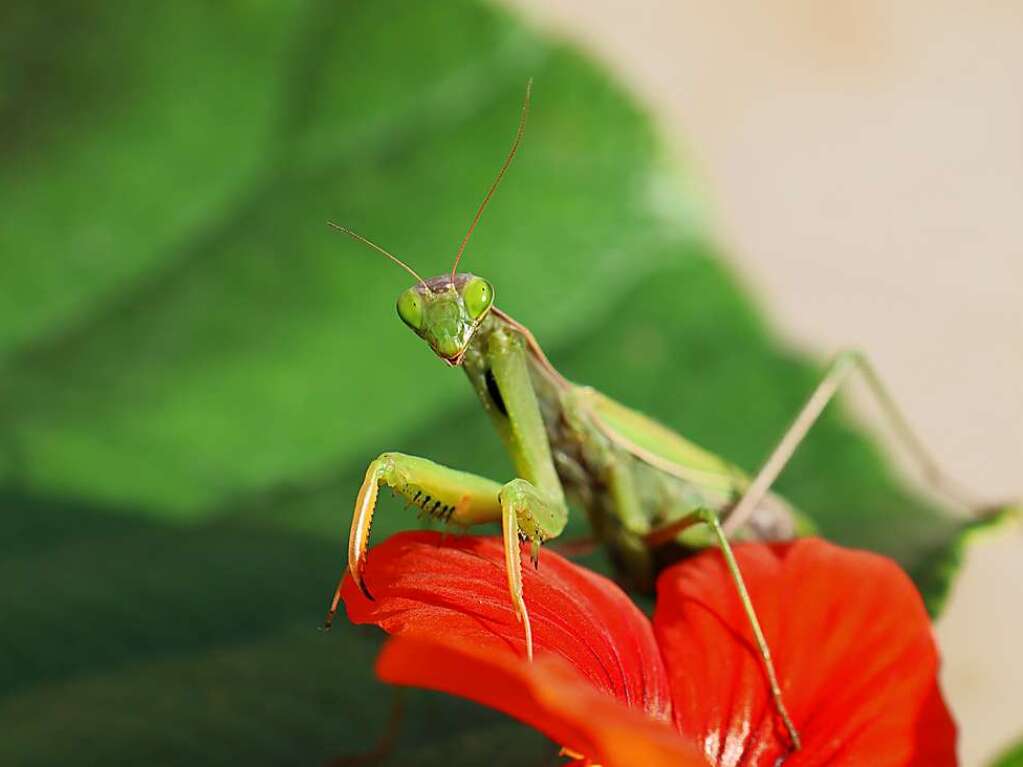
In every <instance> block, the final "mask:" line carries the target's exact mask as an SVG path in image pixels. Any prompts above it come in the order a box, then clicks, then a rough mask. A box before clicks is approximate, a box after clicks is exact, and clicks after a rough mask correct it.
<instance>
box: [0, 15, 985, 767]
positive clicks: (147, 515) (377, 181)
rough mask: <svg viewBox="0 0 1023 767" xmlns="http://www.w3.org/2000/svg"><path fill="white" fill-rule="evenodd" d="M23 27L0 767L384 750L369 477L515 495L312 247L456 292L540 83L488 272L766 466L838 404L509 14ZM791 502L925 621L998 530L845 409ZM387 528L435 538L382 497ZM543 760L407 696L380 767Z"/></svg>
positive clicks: (11, 293) (533, 323)
mask: <svg viewBox="0 0 1023 767" xmlns="http://www.w3.org/2000/svg"><path fill="white" fill-rule="evenodd" d="M2 22H3V23H0V51H3V53H4V56H3V57H2V59H0V61H2V62H3V64H2V69H0V85H2V87H0V209H2V210H4V212H5V214H6V216H5V223H4V226H3V227H0V252H2V253H3V258H2V259H0V285H2V286H3V296H4V300H3V301H0V485H2V487H0V582H2V583H4V584H5V587H4V589H2V590H0V614H2V615H3V616H4V631H3V632H2V635H0V721H2V722H4V725H5V727H4V737H3V738H2V739H0V762H2V763H5V764H8V763H16V764H62V765H64V764H73V763H83V764H85V763H88V764H92V763H111V762H123V761H128V762H132V763H135V762H139V763H141V762H150V763H158V764H178V763H181V764H185V763H192V764H195V763H199V764H220V763H224V764H227V763H230V764H237V763H239V762H245V763H249V764H258V763H266V764H282V763H295V764H318V763H324V762H326V761H327V760H329V759H331V758H333V757H335V756H340V755H345V754H348V755H352V754H357V753H360V752H363V751H366V750H367V749H369V748H371V747H372V745H373V742H374V739H375V737H376V736H377V734H378V733H379V732H380V731H381V729H382V727H383V723H384V722H385V720H386V717H387V711H388V708H389V701H390V693H389V692H388V690H387V689H386V688H385V687H384V686H383V685H381V684H379V683H378V682H376V681H375V680H374V678H373V674H372V658H373V657H374V655H375V653H376V649H377V647H378V645H379V641H380V638H379V637H378V636H377V634H376V633H375V632H367V631H365V630H357V629H356V628H354V627H351V626H347V625H339V626H338V627H337V629H336V630H335V631H334V632H333V633H331V634H322V633H318V632H316V631H315V628H316V626H317V625H318V624H319V622H320V621H321V620H322V616H323V611H324V609H325V607H326V605H327V601H328V599H329V597H330V595H331V593H332V591H333V587H334V584H335V582H336V578H337V575H338V571H339V569H340V568H341V566H342V560H343V555H342V552H341V547H340V545H339V539H340V538H341V536H342V535H343V532H344V530H345V528H346V526H347V523H348V519H349V513H350V511H349V509H350V504H351V501H352V498H353V497H354V494H355V491H356V488H357V486H358V483H359V482H360V480H361V475H362V473H363V471H364V469H365V465H366V463H367V462H368V461H369V460H370V459H371V458H372V457H373V456H374V455H376V454H377V453H379V452H381V451H382V450H386V449H401V450H405V451H407V452H411V453H416V454H422V455H427V456H430V457H431V458H434V459H436V460H438V461H442V462H444V463H448V464H451V465H453V466H457V467H460V468H466V469H469V470H474V471H478V472H481V473H484V474H487V475H490V476H494V477H507V476H509V474H510V472H511V466H510V463H509V461H508V459H507V457H506V456H505V455H503V454H502V452H501V448H500V444H499V442H498V440H497V439H496V438H495V436H494V435H493V433H492V429H491V428H490V425H489V423H488V422H487V421H486V418H485V416H484V415H483V413H481V412H480V410H479V407H478V406H477V405H476V403H475V401H474V399H473V396H472V395H471V393H470V392H469V391H468V389H467V387H466V386H465V383H464V381H463V380H461V376H459V375H458V374H457V373H455V372H453V371H450V370H447V369H446V368H444V367H443V366H442V365H441V364H440V363H439V362H438V361H437V360H436V359H434V358H433V357H432V356H431V355H430V354H429V352H428V351H427V350H426V349H425V348H424V347H423V345H422V344H421V343H420V342H419V341H418V340H417V339H415V338H414V337H413V336H412V335H411V334H409V333H408V332H407V331H406V329H405V328H404V327H403V326H402V324H401V322H400V321H399V320H398V319H397V318H396V317H395V316H394V310H393V308H392V307H393V302H394V300H395V299H396V297H397V295H398V293H399V292H400V291H401V290H402V289H403V288H404V287H405V286H407V284H408V280H407V276H406V275H404V274H403V273H402V272H400V271H399V270H397V269H395V268H394V267H393V266H392V265H391V264H389V263H387V262H386V261H385V260H384V259H382V258H380V257H379V256H377V255H375V254H374V253H372V252H370V251H368V250H366V249H364V248H361V247H360V246H358V245H357V244H356V243H353V242H351V241H349V240H347V239H344V238H341V237H338V236H337V235H336V233H332V232H330V231H329V230H328V228H327V227H326V220H327V219H328V218H335V219H338V220H340V221H342V222H343V223H345V224H347V225H349V226H352V227H354V228H355V229H357V230H358V231H360V232H363V233H364V234H366V235H367V236H369V237H371V238H373V239H375V240H378V241H379V242H380V243H381V244H382V245H384V246H385V247H387V248H389V249H390V250H392V251H393V252H395V253H397V254H398V255H400V256H401V257H403V258H405V259H407V260H408V261H409V262H411V263H412V264H413V266H415V267H416V268H417V269H418V270H420V271H422V272H424V273H427V274H433V273H441V272H444V271H446V270H447V269H448V268H449V267H450V263H451V259H452V257H453V255H454V251H455V248H456V246H457V244H458V242H459V240H460V239H461V236H462V234H463V233H464V230H465V228H466V226H467V225H468V222H469V220H470V218H471V216H472V214H473V212H474V211H475V207H476V205H477V204H478V201H479V199H480V197H481V196H482V194H483V192H484V191H485V190H486V188H487V186H488V184H489V183H490V181H491V179H492V178H493V175H494V174H495V172H496V170H497V168H498V166H499V164H500V162H501V160H502V159H503V157H504V154H505V152H506V151H507V147H508V145H509V143H510V141H511V138H512V135H513V133H514V129H515V125H516V122H517V119H518V112H519V104H520V99H521V97H522V93H523V90H524V86H525V83H526V80H527V79H528V78H529V77H530V76H532V77H534V78H535V87H534V101H533V109H532V113H531V117H530V124H529V129H528V132H527V136H526V139H525V143H524V145H523V147H522V150H521V152H520V154H519V157H518V158H517V159H516V161H515V164H514V166H513V167H512V169H511V171H510V172H509V174H508V177H507V179H506V180H505V182H504V184H503V185H502V187H501V189H500V191H499V192H498V194H497V196H496V197H495V200H494V203H493V205H492V206H491V207H490V208H489V209H488V210H487V213H486V216H485V217H484V220H483V222H482V225H481V227H480V228H479V230H478V232H477V234H476V235H475V236H474V239H473V242H472V244H471V246H470V248H469V250H468V251H467V254H466V261H465V266H466V268H467V269H469V270H472V271H474V272H477V273H480V274H483V275H486V276H487V277H488V279H490V280H491V281H492V282H493V283H494V284H495V286H496V289H497V292H498V302H499V304H500V305H501V306H502V307H504V308H506V309H508V310H509V311H511V312H512V313H513V314H514V315H515V316H516V317H518V318H519V319H521V320H522V321H524V322H526V323H527V324H528V325H529V326H530V327H531V328H532V329H533V330H534V332H535V333H536V334H537V336H538V337H539V338H540V339H541V341H542V343H544V345H545V347H546V348H547V349H548V350H549V352H550V354H551V357H552V359H553V360H554V361H555V362H556V363H557V364H558V365H559V366H561V367H562V368H563V369H564V371H565V373H566V374H567V375H569V376H570V377H572V378H573V379H575V380H578V381H580V382H585V383H588V384H592V385H595V386H597V387H598V388H601V389H603V390H604V391H606V392H607V393H609V394H611V395H612V396H615V397H618V398H620V399H621V400H622V401H623V402H625V403H627V404H630V405H633V406H636V407H639V408H640V409H642V410H646V411H647V412H649V413H651V414H653V415H656V416H658V417H660V418H662V419H663V420H664V421H665V422H666V423H668V424H670V425H673V426H675V427H677V428H678V429H680V430H681V431H683V432H684V433H685V434H686V435H688V436H691V437H693V438H694V439H696V440H697V441H700V442H702V443H703V444H705V445H706V446H707V447H710V448H712V449H714V450H717V451H720V452H721V453H723V454H724V455H726V456H729V457H731V458H732V459H734V460H736V461H737V462H739V463H740V464H742V465H743V466H745V467H747V468H750V469H753V468H755V467H756V465H757V464H758V463H759V462H760V461H761V460H762V458H763V456H764V455H766V453H767V452H768V450H769V449H770V447H771V446H772V444H773V443H774V441H775V440H776V439H777V438H778V437H779V436H780V434H781V432H782V430H783V428H784V426H785V425H786V423H787V422H788V420H789V419H790V418H791V416H792V414H793V413H794V412H795V411H796V409H797V408H798V407H799V405H800V404H801V403H802V401H803V399H804V398H805V396H806V395H807V394H808V393H809V391H810V390H811V388H812V387H813V385H814V383H815V382H816V380H817V378H818V377H819V375H820V370H819V368H818V366H816V365H812V364H808V363H807V362H806V361H805V360H802V359H800V358H799V357H798V356H797V355H795V354H793V353H790V352H788V351H786V350H784V349H780V348H779V347H778V345H777V343H776V342H775V341H774V340H773V339H772V338H771V336H770V334H769V333H768V332H767V331H765V329H764V326H763V322H762V320H761V319H760V318H759V316H758V315H757V313H756V312H755V311H754V309H753V308H752V305H751V303H750V301H749V299H748V298H747V297H746V296H745V295H744V294H743V292H742V291H741V290H740V289H739V288H738V287H737V281H736V280H735V279H734V278H733V276H732V275H730V274H729V273H727V272H726V271H725V270H724V269H723V268H722V267H721V266H720V263H719V261H718V259H717V258H716V254H715V253H714V252H713V249H712V248H709V247H708V246H707V245H705V244H704V243H706V242H707V241H708V237H707V236H706V233H705V232H703V231H702V230H701V229H700V227H699V225H698V222H697V221H696V220H695V218H694V215H693V210H694V205H693V204H692V202H691V201H690V200H689V199H688V197H687V196H686V195H685V194H684V193H683V190H685V188H686V187H687V181H688V179H687V177H686V174H685V173H684V172H682V171H676V172H673V173H669V172H667V171H666V170H665V167H664V162H663V158H662V154H661V150H660V149H659V148H658V145H657V142H656V141H655V132H654V130H653V129H652V127H651V125H650V123H649V121H648V120H647V119H646V118H645V117H644V116H643V115H642V113H641V112H640V111H639V110H638V109H637V108H636V107H635V106H634V105H633V103H632V101H631V100H630V99H629V98H628V97H627V96H626V95H625V94H623V92H622V91H621V90H620V89H619V88H618V87H616V86H615V84H614V83H612V82H610V81H609V79H608V77H607V76H606V75H605V74H604V73H602V72H601V71H599V70H598V69H597V68H596V67H594V66H593V65H592V64H591V63H589V62H588V61H586V60H585V59H584V58H583V57H581V56H580V55H578V54H577V53H575V52H573V51H572V50H570V49H568V48H567V47H565V46H564V45H562V44H560V43H557V42H551V41H549V40H545V39H543V38H541V37H539V36H538V35H536V34H535V33H533V32H532V31H530V30H528V29H527V28H525V27H524V26H522V25H521V24H520V23H518V22H516V21H514V20H512V19H510V18H508V17H507V16H506V15H505V14H504V13H503V12H501V11H499V10H496V9H494V8H492V7H491V6H489V5H485V4H482V3H477V2H470V1H469V0H464V1H462V2H444V3H416V4H411V3H399V2H397V0H389V1H384V2H375V3H353V4H346V5H343V6H340V5H338V4H336V3H333V2H328V0H321V1H319V2H313V1H309V2H300V1H299V0H292V1H291V2H288V1H286V0H281V1H280V2H271V1H270V0H231V1H230V2H223V3H206V2H199V0H186V1H185V2H181V3H175V4H173V5H170V4H168V5H166V7H164V6H152V5H151V4H138V3H129V2H126V1H125V0H122V1H120V2H117V1H115V2H107V3H102V4H95V3H90V2H85V0H62V1H61V2H52V3H45V4H43V3H30V2H27V1H26V2H13V3H8V4H7V5H5V8H4V14H3V19H2ZM683 170H684V169H683ZM780 485H781V490H782V491H783V492H785V493H786V494H788V495H789V496H790V497H791V498H792V499H793V500H794V501H795V502H796V504H797V505H798V506H799V507H800V508H802V509H803V510H805V511H806V512H807V513H808V514H810V515H811V516H812V517H813V518H814V519H815V520H816V521H817V522H818V523H819V525H820V527H821V529H822V531H823V532H824V533H825V534H827V535H828V536H830V537H833V538H834V539H836V540H838V541H841V542H844V543H846V544H849V545H858V546H867V547H870V548H874V549H877V550H879V551H883V552H886V553H889V554H891V555H892V556H895V557H896V558H898V559H899V561H900V562H902V563H903V564H904V566H906V567H907V568H908V569H909V570H910V572H911V573H913V575H914V577H915V578H916V580H917V583H918V584H920V586H921V588H922V589H923V591H924V594H925V596H926V597H927V599H928V601H929V603H930V605H931V607H932V609H937V606H938V605H939V603H940V600H941V597H942V595H943V594H944V593H945V591H946V590H947V588H948V584H949V581H950V578H951V575H952V573H953V571H954V566H955V562H956V557H957V556H958V552H959V549H960V546H961V541H962V540H964V539H965V538H964V534H965V533H966V532H967V531H970V530H973V529H975V528H976V526H977V525H976V524H973V523H965V522H963V521H962V520H960V519H957V518H955V517H952V516H949V515H946V514H943V513H941V512H939V511H938V510H936V509H934V508H933V507H931V506H929V505H927V504H925V503H922V502H921V501H919V500H918V499H916V498H914V497H913V496H912V495H911V494H908V493H907V492H906V491H905V490H903V489H902V488H901V485H900V483H899V482H897V481H896V480H895V479H894V478H893V477H892V476H891V475H890V473H889V472H888V471H887V469H886V468H885V462H884V461H883V459H882V457H881V456H880V454H879V453H878V451H877V449H876V448H875V447H873V446H872V444H871V442H870V441H869V440H867V439H865V438H864V437H863V436H862V433H861V432H860V430H859V429H857V428H856V427H855V426H854V425H853V424H852V423H851V422H850V419H849V418H848V416H846V415H844V414H843V413H842V412H841V408H832V409H831V410H829V412H828V413H827V414H826V416H825V418H824V420H823V422H822V423H821V425H820V426H819V427H818V428H817V429H815V430H814V432H813V434H812V436H811V437H810V439H809V440H808V442H807V444H806V445H805V446H804V447H803V448H801V449H800V451H799V453H798V454H797V456H796V459H795V460H794V462H793V464H792V466H791V467H790V468H789V470H787V471H786V473H785V474H784V475H783V477H782V479H781V483H780ZM377 520H378V521H377V524H376V527H375V530H374V535H376V536H380V537H383V536H385V535H387V534H388V533H390V532H393V531H395V530H398V529H401V528H403V527H408V526H410V525H412V524H414V522H413V520H412V519H411V518H410V517H409V515H408V514H407V513H403V512H402V511H400V505H399V504H397V503H395V502H390V501H388V500H385V501H384V502H383V503H382V505H381V510H380V512H379V513H378V515H377ZM183 523H187V524H183ZM978 524H979V523H978ZM583 529H584V523H583V520H582V517H581V515H575V516H574V517H573V520H572V523H571V528H570V531H569V535H572V534H573V533H581V532H582V531H583ZM598 564H600V566H604V567H606V566H607V564H606V562H604V563H599V562H598ZM555 752H556V746H555V745H554V744H550V743H548V742H547V741H545V740H544V739H543V738H541V737H540V736H538V735H537V734H536V733H534V732H532V731H530V730H528V729H526V728H524V727H520V726H519V725H516V724H514V723H511V722H509V721H508V720H507V719H505V718H504V717H502V716H500V715H498V714H496V713H494V712H491V711H487V710H485V709H482V708H479V707H476V706H472V705H470V704H467V703H464V702H462V701H457V700H453V699H449V698H445V697H443V696H437V695H430V694H427V693H414V694H412V695H411V696H410V702H409V705H408V713H407V715H406V717H405V723H404V724H403V726H402V729H401V735H400V738H399V742H398V745H397V750H396V752H395V754H394V755H393V757H392V759H391V760H390V762H391V763H394V764H407V763H415V764H434V763H436V764H440V763H444V764H466V765H469V764H472V765H475V764H540V763H544V762H545V761H550V760H551V759H552V758H553V755H554V754H555Z"/></svg>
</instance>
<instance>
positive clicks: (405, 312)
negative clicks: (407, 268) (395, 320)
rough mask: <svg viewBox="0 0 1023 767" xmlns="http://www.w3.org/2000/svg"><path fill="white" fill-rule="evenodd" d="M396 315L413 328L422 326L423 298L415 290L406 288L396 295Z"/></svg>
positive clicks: (416, 328) (419, 328) (418, 328)
mask: <svg viewBox="0 0 1023 767" xmlns="http://www.w3.org/2000/svg"><path fill="white" fill-rule="evenodd" d="M398 316H399V317H401V320H402V322H404V323H405V324H406V325H408V326H409V327H410V328H412V329H413V330H421V329H422V327H423V300H422V299H421V298H420V297H419V296H418V295H417V294H416V291H415V290H406V291H405V292H404V293H402V294H401V295H400V296H398Z"/></svg>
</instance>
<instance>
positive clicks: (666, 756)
mask: <svg viewBox="0 0 1023 767" xmlns="http://www.w3.org/2000/svg"><path fill="white" fill-rule="evenodd" d="M377 673H378V674H379V675H380V678H381V679H383V680H384V681H388V682H392V683H395V684H404V685H412V686H415V687H425V688H427V689H432V690H439V691H441V692H448V693H452V694H455V695H460V696H463V697H466V698H469V699H470V700H475V701H477V702H478V703H482V704H483V705H486V706H490V707H491V708H495V709H497V710H499V711H504V712H505V713H508V714H510V715H512V716H514V717H515V718H517V719H519V720H521V721H523V722H525V723H526V724H528V725H530V726H532V727H534V728H536V729H537V730H539V731H540V732H543V733H544V734H546V735H547V736H548V737H550V738H551V739H552V740H554V741H555V742H556V743H559V744H563V745H565V746H567V747H568V748H570V749H572V750H573V751H576V752H577V753H580V754H585V755H586V757H587V760H584V761H580V762H577V764H587V763H594V764H600V765H603V767H635V765H644V767H708V765H707V762H706V761H705V760H704V759H703V757H702V756H701V754H700V753H699V751H698V750H697V749H696V748H695V746H694V745H693V744H691V743H689V742H688V741H686V740H684V739H683V738H681V737H680V736H679V735H678V733H676V732H675V731H674V729H672V727H671V726H670V725H669V724H668V723H666V722H659V721H655V720H653V719H651V718H650V717H649V716H647V715H645V714H644V713H642V712H641V711H638V710H636V709H635V708H629V707H627V706H626V705H625V704H624V703H623V702H621V701H619V700H616V699H615V698H612V697H611V696H609V695H607V694H605V693H603V692H598V691H597V690H596V689H594V688H593V686H592V685H591V684H590V683H589V682H588V681H587V680H585V679H583V678H582V677H581V676H580V675H579V674H578V672H576V671H575V670H574V669H572V668H571V667H570V666H569V665H568V664H567V663H565V662H564V661H563V660H562V659H561V658H559V657H557V656H555V655H544V656H537V658H536V660H535V661H534V662H533V663H528V662H527V661H526V660H525V659H523V658H517V657H514V656H513V655H512V654H511V653H508V652H494V651H493V650H492V649H491V648H484V647H478V646H474V645H472V644H459V645H452V644H448V643H447V642H443V641H437V640H428V639H422V638H418V639H411V638H404V637H401V638H397V639H392V640H391V641H390V642H388V643H387V645H386V646H385V647H384V650H383V652H382V653H381V654H380V658H379V659H378V661H377Z"/></svg>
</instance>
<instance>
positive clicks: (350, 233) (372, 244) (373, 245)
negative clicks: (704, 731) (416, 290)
mask: <svg viewBox="0 0 1023 767" xmlns="http://www.w3.org/2000/svg"><path fill="white" fill-rule="evenodd" d="M327 226H329V227H331V228H332V229H337V230H338V231H339V232H342V233H344V234H347V235H348V236H349V237H351V238H352V239H353V240H358V241H359V242H361V243H365V244H366V245H369V246H370V247H371V248H373V250H375V251H376V252H377V253H382V254H383V255H385V256H387V257H388V258H389V259H391V260H392V261H393V262H394V263H396V264H397V265H398V266H400V267H401V268H402V269H404V270H405V271H406V272H408V273H409V274H411V275H412V276H413V277H415V278H416V279H417V280H418V281H419V282H421V283H422V284H423V287H426V280H424V279H423V278H422V277H420V276H419V274H418V273H417V272H416V270H415V269H413V268H412V267H411V266H409V265H408V264H406V263H405V262H404V261H402V260H401V259H400V258H398V257H397V256H392V255H391V254H390V253H388V252H387V251H386V250H384V249H383V248H381V247H380V246H379V245H377V244H376V243H375V242H370V241H369V240H367V239H366V238H365V237H363V236H362V235H361V234H356V233H355V232H353V231H352V230H351V229H348V228H347V227H344V226H341V225H339V224H335V223H334V222H333V221H328V222H327Z"/></svg>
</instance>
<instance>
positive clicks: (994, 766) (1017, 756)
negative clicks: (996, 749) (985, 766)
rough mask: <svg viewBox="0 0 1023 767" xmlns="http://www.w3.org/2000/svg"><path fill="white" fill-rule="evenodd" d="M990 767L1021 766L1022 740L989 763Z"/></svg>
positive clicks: (1022, 757) (1022, 759)
mask: <svg viewBox="0 0 1023 767" xmlns="http://www.w3.org/2000/svg"><path fill="white" fill-rule="evenodd" d="M991 767H1023V741H1020V742H1019V743H1017V744H1016V745H1015V746H1013V747H1011V748H1009V749H1008V750H1007V751H1006V752H1005V753H1004V754H1002V755H1001V756H999V757H998V758H997V759H995V761H994V762H992V763H991Z"/></svg>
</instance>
